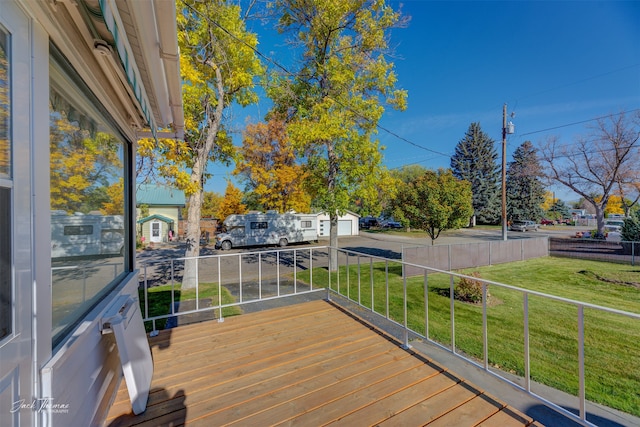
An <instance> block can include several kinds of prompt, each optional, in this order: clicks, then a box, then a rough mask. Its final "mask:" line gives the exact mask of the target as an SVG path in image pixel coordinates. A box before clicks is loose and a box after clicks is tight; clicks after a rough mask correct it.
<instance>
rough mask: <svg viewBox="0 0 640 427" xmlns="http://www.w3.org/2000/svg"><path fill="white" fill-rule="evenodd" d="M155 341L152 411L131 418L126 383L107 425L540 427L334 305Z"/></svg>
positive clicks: (176, 332)
mask: <svg viewBox="0 0 640 427" xmlns="http://www.w3.org/2000/svg"><path fill="white" fill-rule="evenodd" d="M149 342H150V345H151V349H152V353H153V359H154V376H153V381H152V385H151V387H152V388H151V393H150V395H149V401H148V404H147V410H146V411H145V412H144V413H143V414H140V415H138V416H135V415H133V414H132V413H131V406H130V403H129V400H128V395H127V391H126V386H125V384H124V382H123V383H122V385H121V387H120V389H119V391H118V395H117V396H116V399H115V401H114V403H113V405H112V407H111V410H110V412H109V415H108V418H107V420H106V422H105V426H109V427H116V426H147V425H148V426H160V425H189V426H223V425H237V426H255V425H260V426H262V425H298V426H320V425H345V426H352V425H390V426H397V425H403V426H411V425H426V424H428V423H433V425H475V424H478V423H481V425H484V426H490V425H500V426H502V425H509V426H513V425H529V424H531V423H533V422H534V420H532V419H531V418H529V417H527V416H525V415H523V414H521V413H520V412H518V411H517V410H515V409H513V408H509V407H506V406H505V405H504V404H503V403H502V402H500V401H499V400H498V399H494V398H492V397H491V396H488V395H487V394H485V393H483V391H482V390H481V389H479V388H477V387H475V386H473V385H472V384H469V383H468V382H466V381H465V380H464V379H463V378H460V377H458V376H456V374H454V373H451V372H448V371H447V370H446V369H445V368H444V367H442V366H439V365H438V364H436V363H434V362H432V361H430V360H428V359H427V358H425V357H424V356H421V355H419V354H416V353H415V352H413V351H411V350H404V349H402V348H401V347H400V346H399V343H398V342H396V341H395V340H394V339H393V338H391V337H389V336H387V335H385V334H384V333H382V332H380V331H378V330H376V329H375V328H373V327H371V326H370V325H368V324H366V323H364V322H361V321H358V320H357V319H355V318H354V317H353V316H351V315H349V314H348V313H346V312H344V311H343V310H341V309H339V308H337V307H336V306H334V305H332V304H331V303H328V302H325V301H314V302H308V303H302V304H295V305H291V306H287V307H281V308H276V309H270V310H266V311H262V312H257V313H251V314H245V315H241V316H234V317H230V318H227V319H225V321H224V322H217V321H215V320H214V321H206V322H202V323H198V324H191V325H184V326H179V327H176V328H174V329H169V330H165V331H160V334H159V335H158V336H157V337H153V338H150V339H149ZM537 425H539V424H537Z"/></svg>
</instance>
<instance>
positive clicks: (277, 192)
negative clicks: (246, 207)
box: [234, 115, 311, 213]
mask: <svg viewBox="0 0 640 427" xmlns="http://www.w3.org/2000/svg"><path fill="white" fill-rule="evenodd" d="M234 174H235V175H239V176H240V177H241V178H242V179H243V181H244V183H245V185H246V187H247V190H248V191H251V192H253V193H254V195H255V196H256V198H257V199H258V200H259V203H260V205H261V206H262V209H263V210H265V211H267V210H276V211H278V212H280V213H284V212H287V211H289V210H294V211H296V212H309V210H310V208H311V197H310V196H309V195H308V194H307V193H306V192H305V191H304V189H303V187H302V185H303V183H304V180H305V179H306V177H307V173H306V172H305V170H304V168H303V166H302V165H300V164H299V163H298V162H297V160H296V154H295V150H294V149H293V147H292V146H291V144H290V143H289V138H288V136H287V131H286V125H285V122H284V120H282V119H280V118H278V117H276V116H274V115H272V116H271V117H270V119H269V121H268V122H267V123H257V124H252V125H248V126H247V127H246V129H245V132H244V138H243V141H242V148H241V149H240V155H239V156H238V161H237V162H236V169H235V171H234Z"/></svg>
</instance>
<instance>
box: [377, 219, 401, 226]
mask: <svg viewBox="0 0 640 427" xmlns="http://www.w3.org/2000/svg"><path fill="white" fill-rule="evenodd" d="M381 225H382V227H383V228H402V224H400V223H399V222H398V221H393V220H385V221H382V223H381Z"/></svg>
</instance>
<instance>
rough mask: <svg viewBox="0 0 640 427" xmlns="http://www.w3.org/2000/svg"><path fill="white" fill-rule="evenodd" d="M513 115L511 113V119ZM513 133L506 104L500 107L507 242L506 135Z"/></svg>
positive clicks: (503, 232) (504, 215)
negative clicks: (508, 120)
mask: <svg viewBox="0 0 640 427" xmlns="http://www.w3.org/2000/svg"><path fill="white" fill-rule="evenodd" d="M513 116H514V114H513V113H511V117H513ZM514 132H515V127H514V126H513V123H512V122H509V123H508V124H507V104H504V106H503V107H502V240H507V134H509V135H511V134H512V133H514Z"/></svg>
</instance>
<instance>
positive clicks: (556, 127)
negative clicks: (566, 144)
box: [518, 108, 640, 136]
mask: <svg viewBox="0 0 640 427" xmlns="http://www.w3.org/2000/svg"><path fill="white" fill-rule="evenodd" d="M636 111H640V108H636V109H635V110H628V111H622V112H620V113H616V114H607V115H606V116H600V117H595V118H593V119H587V120H581V121H579V122H573V123H567V124H564V125H559V126H554V127H550V128H546V129H540V130H534V131H531V132H526V133H521V134H519V135H518V136H526V135H532V134H534V133H541V132H547V131H550V130H555V129H561V128H566V127H569V126H575V125H580V124H583V123H589V122H594V121H596V120H602V119H606V118H607V117H612V116H619V115H622V114H626V113H635V112H636Z"/></svg>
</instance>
